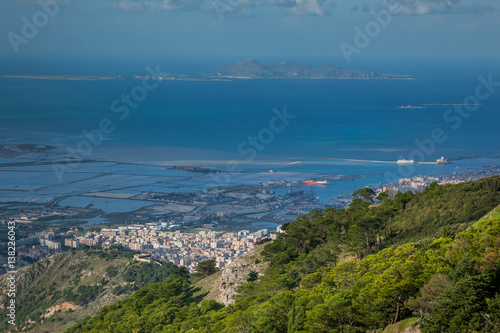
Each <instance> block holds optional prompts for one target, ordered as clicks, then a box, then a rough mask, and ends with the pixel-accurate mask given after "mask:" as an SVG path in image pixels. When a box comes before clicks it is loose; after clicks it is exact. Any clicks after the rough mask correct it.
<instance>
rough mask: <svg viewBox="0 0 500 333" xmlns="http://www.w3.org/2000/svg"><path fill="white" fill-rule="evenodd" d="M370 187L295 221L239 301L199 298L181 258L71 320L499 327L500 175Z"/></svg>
mask: <svg viewBox="0 0 500 333" xmlns="http://www.w3.org/2000/svg"><path fill="white" fill-rule="evenodd" d="M359 194H361V196H360V197H363V199H361V198H359V199H356V200H354V201H353V203H352V204H351V205H350V207H349V208H348V209H347V210H343V209H339V210H334V209H327V210H325V211H324V212H320V211H313V212H311V213H310V214H307V215H305V216H301V217H299V218H298V219H297V220H296V221H295V222H293V223H291V224H287V225H284V226H283V229H284V230H285V231H286V232H285V233H284V234H281V235H280V236H279V237H278V239H277V240H276V241H274V242H272V243H270V244H268V245H266V246H265V248H264V250H263V251H262V255H263V256H264V259H265V260H267V261H268V262H269V267H268V268H267V269H266V271H265V274H264V276H261V277H260V278H259V279H258V280H257V281H252V282H248V283H245V284H243V285H241V286H240V287H239V288H238V289H237V290H238V294H237V295H236V296H235V297H234V300H235V302H234V304H232V305H229V306H226V307H224V306H223V305H222V304H219V303H217V302H215V301H213V300H204V301H202V302H201V303H200V300H199V299H198V297H194V295H199V290H197V289H196V288H193V286H192V285H191V284H190V283H189V276H188V274H187V272H186V271H185V270H183V269H182V268H181V269H179V270H177V271H176V272H175V273H174V275H173V276H172V277H170V278H169V279H167V280H166V281H164V282H161V283H158V284H152V285H150V286H148V287H146V288H143V289H141V290H139V291H138V292H136V293H134V294H133V295H132V296H130V297H128V298H126V299H125V300H123V301H119V302H116V303H114V304H112V305H110V306H106V307H103V308H102V309H101V311H100V313H99V314H98V315H96V316H93V317H89V318H87V319H85V320H84V321H82V322H81V323H79V324H77V325H75V326H74V327H72V328H70V329H69V330H68V332H185V331H189V332H235V333H236V332H249V333H250V332H324V333H327V332H382V331H383V330H384V329H385V328H387V329H388V331H394V330H399V328H398V327H405V329H406V328H408V325H409V323H410V322H411V327H412V328H410V329H412V330H413V329H415V331H417V330H418V328H417V327H414V326H415V325H420V329H421V331H422V332H498V331H500V294H499V292H500V274H499V273H500V261H499V259H500V217H499V216H498V211H492V210H493V209H494V208H496V207H497V206H498V205H499V204H500V177H498V176H495V177H490V178H486V179H481V180H479V181H476V182H470V183H465V184H459V185H446V186H438V185H436V184H433V185H432V186H430V187H429V188H427V189H426V190H425V191H424V192H423V193H419V194H411V193H409V192H408V193H402V194H398V195H397V196H396V197H395V198H394V199H392V200H391V199H387V198H383V196H380V197H379V199H384V200H383V201H382V202H381V203H379V204H373V201H374V200H373V198H372V197H371V196H370V195H369V193H361V192H359ZM482 217H484V218H482ZM481 218H482V219H481ZM480 219H481V220H480ZM478 220H480V221H479V223H477V224H474V223H475V222H476V221H478ZM414 317H417V322H418V323H414V321H415V319H410V318H414ZM406 319H408V320H406ZM402 320H405V321H404V322H403V323H400V324H398V325H394V324H396V323H398V322H400V321H402ZM391 325H392V326H391ZM388 326H390V327H388Z"/></svg>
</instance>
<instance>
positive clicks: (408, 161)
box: [396, 160, 415, 164]
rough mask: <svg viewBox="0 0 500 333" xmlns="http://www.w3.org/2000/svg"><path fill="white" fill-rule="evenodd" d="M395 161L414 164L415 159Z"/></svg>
mask: <svg viewBox="0 0 500 333" xmlns="http://www.w3.org/2000/svg"><path fill="white" fill-rule="evenodd" d="M396 163H397V164H414V163H415V161H414V160H397V161H396Z"/></svg>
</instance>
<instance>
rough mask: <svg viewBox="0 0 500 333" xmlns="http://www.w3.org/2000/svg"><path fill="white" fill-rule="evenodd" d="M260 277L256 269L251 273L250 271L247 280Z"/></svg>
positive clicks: (255, 279) (254, 279) (250, 280)
mask: <svg viewBox="0 0 500 333" xmlns="http://www.w3.org/2000/svg"><path fill="white" fill-rule="evenodd" d="M258 278H259V273H258V272H256V271H251V272H250V273H248V278H247V281H248V282H252V281H257V279H258Z"/></svg>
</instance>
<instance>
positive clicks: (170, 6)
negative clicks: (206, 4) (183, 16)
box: [114, 0, 202, 13]
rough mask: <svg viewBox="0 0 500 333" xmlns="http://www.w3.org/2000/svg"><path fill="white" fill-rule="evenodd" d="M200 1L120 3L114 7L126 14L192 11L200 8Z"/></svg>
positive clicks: (162, 0) (167, 0) (174, 0)
mask: <svg viewBox="0 0 500 333" xmlns="http://www.w3.org/2000/svg"><path fill="white" fill-rule="evenodd" d="M201 3H202V1H200V0H150V1H142V0H136V1H130V0H126V1H119V2H117V3H115V5H114V7H115V8H116V9H118V10H122V11H125V12H152V13H154V12H160V13H161V12H166V11H190V10H196V9H199V8H200V5H201Z"/></svg>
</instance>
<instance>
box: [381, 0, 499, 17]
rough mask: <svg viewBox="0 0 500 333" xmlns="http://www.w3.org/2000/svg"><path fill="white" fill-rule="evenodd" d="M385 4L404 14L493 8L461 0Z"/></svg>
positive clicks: (474, 11)
mask: <svg viewBox="0 0 500 333" xmlns="http://www.w3.org/2000/svg"><path fill="white" fill-rule="evenodd" d="M383 6H384V7H386V8H387V7H389V8H392V9H393V10H394V11H396V12H398V13H399V14H402V15H432V14H481V13H484V12H487V11H492V10H493V8H492V7H491V6H488V5H479V4H470V5H466V4H463V3H462V1H461V0H384V2H383Z"/></svg>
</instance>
